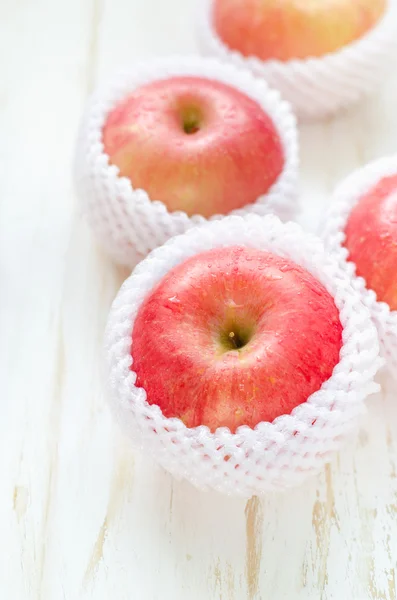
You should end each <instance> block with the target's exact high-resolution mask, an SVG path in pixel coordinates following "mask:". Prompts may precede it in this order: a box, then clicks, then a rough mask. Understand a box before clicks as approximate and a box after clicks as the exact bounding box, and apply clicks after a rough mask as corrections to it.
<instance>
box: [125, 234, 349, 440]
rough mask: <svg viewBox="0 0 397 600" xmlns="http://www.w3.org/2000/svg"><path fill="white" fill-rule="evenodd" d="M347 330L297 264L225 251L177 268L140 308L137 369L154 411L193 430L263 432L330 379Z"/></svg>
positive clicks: (134, 350) (323, 292) (317, 284)
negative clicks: (155, 407) (156, 408)
mask: <svg viewBox="0 0 397 600" xmlns="http://www.w3.org/2000/svg"><path fill="white" fill-rule="evenodd" d="M341 346H342V326H341V323H340V320H339V313H338V310H337V308H336V306H335V304H334V301H333V299H332V297H331V295H330V294H329V293H328V292H327V290H326V289H325V288H324V286H323V285H322V284H321V283H320V282H319V281H317V280H316V279H315V278H314V277H313V275H311V274H310V273H309V272H308V271H306V270H305V269H303V268H302V267H300V266H298V265H297V264H295V263H294V262H292V261H291V260H288V259H285V258H281V257H279V256H277V255H274V254H272V253H269V252H265V251H261V250H255V249H248V248H245V247H239V246H234V247H227V248H217V249H214V250H211V251H207V252H204V253H201V254H198V255H196V256H194V257H192V258H190V259H188V260H186V261H185V262H183V263H181V264H180V265H178V266H176V267H175V268H174V269H172V270H171V271H170V272H169V273H168V274H167V275H166V276H165V277H164V278H163V279H162V280H161V281H160V282H159V284H158V285H157V287H155V288H154V289H153V290H152V292H151V293H150V294H149V295H148V296H147V298H146V299H145V300H144V302H143V304H142V305H141V307H140V309H139V311H138V314H137V317H136V320H135V324H134V327H133V332H132V349H131V353H132V358H133V364H132V367H131V368H132V370H133V371H134V372H135V373H136V374H137V380H136V385H137V386H138V387H142V388H144V389H145V391H146V393H147V401H148V403H149V404H157V405H158V406H159V407H160V408H161V410H162V412H163V414H164V416H166V417H178V418H180V419H181V420H182V421H183V422H184V423H185V425H186V426H187V427H196V426H199V425H207V426H208V427H209V428H210V429H211V430H212V431H214V430H216V429H217V428H218V427H222V426H226V427H229V428H230V430H231V431H232V432H235V431H236V429H237V428H238V427H239V426H240V425H248V426H250V427H255V425H257V424H258V423H259V422H262V421H272V420H274V419H275V418H276V417H278V416H280V415H283V414H289V413H291V411H292V410H293V408H294V407H296V406H298V405H299V404H301V403H303V402H306V400H307V399H308V397H309V396H310V395H311V394H312V393H314V392H315V391H317V390H319V389H320V388H321V385H322V384H323V382H325V381H326V380H327V379H329V378H330V376H331V375H332V372H333V369H334V367H335V365H336V364H337V363H338V362H339V355H340V349H341Z"/></svg>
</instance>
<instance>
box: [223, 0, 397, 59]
mask: <svg viewBox="0 0 397 600" xmlns="http://www.w3.org/2000/svg"><path fill="white" fill-rule="evenodd" d="M386 7H387V0H214V7H213V21H214V27H215V30H216V32H217V35H218V36H219V37H220V39H221V40H222V41H223V42H224V44H226V45H227V46H228V47H229V48H230V49H232V50H238V51H239V52H240V53H241V54H242V55H243V56H246V57H248V56H256V57H257V58H259V59H261V60H264V61H266V60H271V59H276V60H280V61H289V60H292V59H306V58H310V57H321V56H324V55H326V54H329V53H332V52H336V51H337V50H340V49H341V48H343V47H344V46H346V45H348V44H351V43H352V42H354V41H356V40H358V39H360V38H361V37H363V36H364V35H365V34H366V33H368V32H369V31H370V30H371V29H372V28H373V27H375V25H376V24H377V23H378V22H379V21H380V19H381V18H382V16H383V15H384V13H385V11H386Z"/></svg>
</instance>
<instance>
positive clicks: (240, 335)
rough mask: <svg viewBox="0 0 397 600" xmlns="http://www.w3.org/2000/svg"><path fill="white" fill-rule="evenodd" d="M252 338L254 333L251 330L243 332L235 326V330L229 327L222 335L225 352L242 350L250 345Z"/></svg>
mask: <svg viewBox="0 0 397 600" xmlns="http://www.w3.org/2000/svg"><path fill="white" fill-rule="evenodd" d="M251 337H252V333H251V331H249V330H243V329H240V328H239V327H235V326H233V328H230V327H228V328H227V329H226V332H223V333H221V345H222V347H223V348H224V350H225V352H230V350H241V349H242V348H244V347H245V346H246V345H247V344H248V342H249V341H250V339H251Z"/></svg>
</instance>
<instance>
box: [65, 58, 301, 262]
mask: <svg viewBox="0 0 397 600" xmlns="http://www.w3.org/2000/svg"><path fill="white" fill-rule="evenodd" d="M184 75H185V76H186V75H191V76H198V77H204V78H207V79H214V80H217V81H220V82H222V83H225V84H228V85H230V86H233V87H235V88H236V89H238V90H240V91H241V92H243V93H245V94H246V95H248V96H249V97H251V98H252V99H253V100H255V101H256V102H257V103H258V104H259V105H260V106H261V107H262V108H263V110H264V111H265V112H266V113H267V114H268V115H269V116H270V118H271V119H272V121H273V122H274V124H275V126H276V129H277V131H278V133H279V136H280V139H281V142H282V146H283V150H284V159H285V162H284V168H283V171H282V173H281V174H280V176H279V178H278V180H277V181H276V182H275V183H274V184H273V186H272V187H271V188H270V189H269V191H268V192H267V193H266V194H265V195H263V196H261V197H260V198H258V200H257V202H255V203H254V204H250V205H247V206H245V207H244V208H243V209H239V210H236V211H233V213H231V214H245V213H256V214H259V215H266V214H270V213H274V214H277V215H278V216H279V217H280V218H281V219H282V220H289V219H292V218H293V217H294V216H295V215H296V214H297V212H298V140H297V128H296V119H295V117H294V116H293V114H292V112H291V110H290V107H289V105H288V104H287V103H286V102H284V101H282V100H281V99H280V95H279V93H278V92H277V91H273V90H270V89H269V88H268V86H267V84H266V83H265V82H263V81H259V80H257V79H255V78H254V77H253V76H252V75H251V74H250V73H248V72H245V71H242V70H241V69H238V68H236V67H234V66H232V65H225V64H221V63H220V62H219V61H217V60H214V59H203V58H200V57H180V58H178V57H175V58H166V59H158V60H152V61H149V62H143V63H138V64H136V65H135V66H134V67H133V68H132V69H130V70H128V71H123V72H120V73H119V74H118V75H117V76H116V77H115V78H114V79H113V80H112V81H111V82H109V83H108V84H107V85H104V86H103V87H101V88H100V89H98V91H97V92H96V93H94V95H93V96H92V98H91V100H90V102H89V104H88V106H87V109H86V111H85V114H84V116H83V119H82V123H81V128H80V134H79V138H78V142H77V151H76V158H75V182H76V189H77V192H78V195H79V197H80V200H81V204H82V208H83V212H84V213H85V215H86V217H87V219H88V222H89V223H90V225H91V227H92V229H93V230H94V232H95V233H96V234H97V236H98V239H99V241H100V242H101V243H102V244H103V245H104V247H105V248H106V249H107V251H108V252H109V253H110V254H111V255H112V257H113V258H114V259H115V260H116V262H119V263H121V264H125V265H127V266H129V267H133V266H135V264H136V263H137V262H138V261H139V260H140V259H142V258H143V257H144V256H146V255H147V254H148V252H150V251H151V250H153V249H154V248H156V247H158V246H160V245H161V244H163V243H164V242H165V241H166V240H168V239H169V238H171V237H172V236H175V235H178V234H181V233H183V232H185V231H186V230H188V229H189V228H190V227H192V226H194V225H200V224H204V223H206V222H207V219H205V218H204V217H202V216H200V215H196V216H193V217H189V216H188V215H187V214H186V213H185V212H182V211H178V212H169V211H168V210H167V208H166V206H165V204H164V203H163V202H161V198H160V199H152V200H153V201H152V200H151V199H150V198H149V196H148V194H147V193H146V192H145V191H144V190H134V189H133V188H132V185H131V182H130V180H129V179H127V178H126V177H119V176H118V172H119V171H118V168H117V167H116V166H114V165H110V164H109V158H108V156H107V155H106V154H105V153H104V147H103V142H102V128H103V126H104V124H105V121H106V118H107V116H108V114H109V112H110V111H111V110H112V109H113V108H114V107H115V106H117V104H119V103H120V102H121V101H122V100H123V99H125V98H127V97H128V95H129V94H130V93H131V92H132V91H134V90H135V89H136V88H138V87H140V86H142V85H144V84H147V83H149V82H152V81H154V80H159V79H166V78H168V77H172V76H184ZM221 216H222V215H215V216H214V217H212V218H211V219H210V220H217V219H219V218H220V217H221Z"/></svg>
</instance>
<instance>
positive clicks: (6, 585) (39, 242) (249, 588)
mask: <svg viewBox="0 0 397 600" xmlns="http://www.w3.org/2000/svg"><path fill="white" fill-rule="evenodd" d="M192 5H193V3H192V2H191V0H13V1H11V0H0V13H1V14H0V57H1V58H0V64H1V69H0V73H1V79H0V132H1V133H0V289H1V293H0V330H1V335H0V379H1V397H0V407H1V413H0V417H1V418H0V556H1V559H0V598H1V600H25V599H29V600H63V599H66V600H75V599H83V600H85V599H89V598H91V599H95V600H105V599H110V598H111V599H114V600H127V599H128V600H179V599H181V600H212V599H223V600H240V599H243V600H246V599H247V600H252V599H262V600H268V599H272V600H283V599H287V600H295V599H297V600H319V599H323V600H331V599H335V600H345V599H349V600H367V599H377V600H395V599H396V596H397V592H396V588H397V581H396V580H397V577H396V562H397V394H396V392H395V391H393V389H392V387H391V383H390V381H388V380H387V379H386V378H383V380H382V383H383V392H382V394H380V395H379V396H378V397H376V398H373V399H372V400H371V401H370V402H369V404H368V406H369V415H368V418H367V420H366V421H365V422H364V423H363V425H362V430H361V433H360V436H359V439H358V441H357V442H356V443H354V442H352V445H351V447H350V448H347V449H346V450H345V451H344V452H342V453H341V455H340V456H339V457H337V458H336V459H335V462H334V464H333V465H332V466H331V467H328V468H327V469H325V471H324V473H323V474H322V475H321V476H320V477H319V478H318V479H317V480H313V481H311V482H310V483H309V484H308V485H306V486H305V487H303V488H301V489H298V490H296V491H293V492H290V493H288V494H286V495H269V496H268V497H266V498H264V499H263V500H258V499H255V498H254V499H252V500H251V501H249V502H248V503H245V502H244V501H241V500H236V499H228V498H224V497H222V496H218V495H216V494H203V493H199V492H197V491H196V490H194V489H193V488H192V487H190V486H189V485H188V484H183V483H182V484H181V483H176V482H174V481H173V480H172V478H171V477H170V476H168V475H167V474H166V473H164V472H162V471H161V470H160V469H158V468H157V467H155V466H153V465H152V464H150V463H148V462H147V461H146V460H145V458H144V457H142V456H139V455H137V454H134V453H133V452H132V451H131V450H130V448H129V446H128V442H127V441H126V440H124V439H123V438H122V437H121V435H120V433H119V431H118V430H117V428H116V427H115V426H114V425H113V423H112V421H111V418H110V414H109V412H108V409H107V406H106V404H105V402H104V398H103V386H102V383H101V369H100V353H101V341H102V333H103V328H104V323H105V320H106V314H107V311H108V308H109V305H110V303H111V300H112V299H113V297H114V295H115V293H116V290H117V289H118V287H119V285H120V283H121V281H122V279H123V277H124V276H125V273H123V272H121V271H120V270H118V269H117V268H115V267H114V266H113V265H112V264H111V263H110V261H109V260H108V259H107V258H106V257H105V256H104V255H103V253H102V252H101V251H100V250H99V249H98V248H97V246H96V244H95V242H94V240H93V239H92V237H91V234H90V232H89V231H88V229H87V227H86V226H85V224H84V223H82V222H81V219H80V217H79V214H78V212H77V210H76V203H75V196H74V192H73V187H72V181H71V160H72V155H73V145H74V140H75V134H76V128H77V123H78V119H79V116H80V114H81V111H82V108H83V105H84V102H85V100H86V97H87V94H88V93H89V92H90V90H91V89H92V87H93V85H94V84H95V82H96V81H97V80H98V79H100V78H102V77H103V76H105V75H107V74H109V73H110V72H111V70H112V69H113V68H114V67H116V66H117V65H119V64H120V63H123V64H125V63H127V62H128V61H129V60H132V59H135V58H137V57H140V56H149V55H154V54H156V53H162V54H163V53H169V52H177V51H192V50H194V36H193V27H192V24H191V9H192ZM396 100H397V76H395V75H394V74H390V80H389V82H388V83H387V84H386V86H385V88H384V89H383V90H382V91H381V93H379V94H378V95H377V96H375V97H374V98H373V99H372V100H370V101H368V102H366V103H365V104H363V105H362V106H361V107H360V108H359V109H357V110H355V111H354V112H352V113H350V114H347V115H345V116H343V117H340V118H339V119H337V120H332V121H328V122H326V123H323V124H320V125H313V126H307V127H305V128H303V130H302V136H301V141H302V162H303V191H304V201H305V215H304V222H305V223H306V224H307V225H308V226H309V227H314V226H315V224H316V222H317V219H318V217H319V215H320V214H321V213H322V212H323V208H324V206H325V204H326V202H327V198H328V196H329V193H330V191H331V190H332V188H333V186H334V184H335V183H336V181H337V180H339V179H340V178H341V177H342V176H343V175H345V174H346V173H347V172H349V171H350V170H351V169H352V168H354V167H356V166H357V165H359V164H362V163H364V162H366V161H367V160H369V159H372V158H374V157H378V156H381V155H382V154H386V153H391V152H395V151H396V147H397V112H396Z"/></svg>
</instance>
